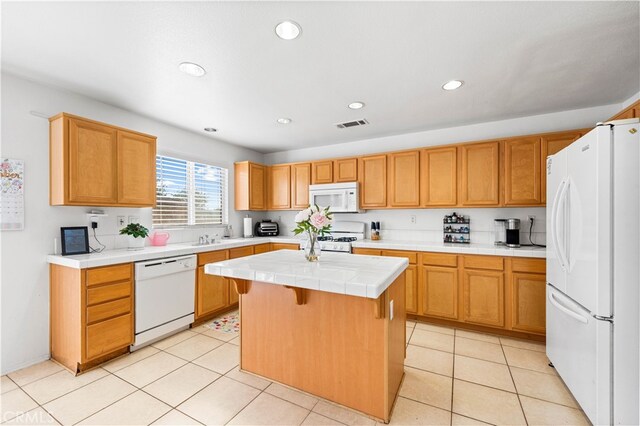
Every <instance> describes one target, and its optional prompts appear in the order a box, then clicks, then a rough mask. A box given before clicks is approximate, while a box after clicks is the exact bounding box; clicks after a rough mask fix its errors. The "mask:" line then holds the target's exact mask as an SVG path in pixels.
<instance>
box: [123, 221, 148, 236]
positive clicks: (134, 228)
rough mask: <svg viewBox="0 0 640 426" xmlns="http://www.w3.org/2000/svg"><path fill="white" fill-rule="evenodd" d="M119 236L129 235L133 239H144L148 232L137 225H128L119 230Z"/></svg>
mask: <svg viewBox="0 0 640 426" xmlns="http://www.w3.org/2000/svg"><path fill="white" fill-rule="evenodd" d="M120 235H131V236H132V237H134V238H145V237H147V236H148V235H149V230H148V229H147V228H145V227H144V226H142V225H140V224H139V223H130V224H128V225H127V226H125V227H124V228H122V229H121V230H120Z"/></svg>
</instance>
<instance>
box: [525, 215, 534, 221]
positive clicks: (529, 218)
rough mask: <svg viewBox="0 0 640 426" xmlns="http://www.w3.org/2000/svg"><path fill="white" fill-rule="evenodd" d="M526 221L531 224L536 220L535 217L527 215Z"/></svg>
mask: <svg viewBox="0 0 640 426" xmlns="http://www.w3.org/2000/svg"><path fill="white" fill-rule="evenodd" d="M527 220H528V221H529V222H531V221H532V220H534V221H535V220H536V215H534V214H530V215H528V216H527Z"/></svg>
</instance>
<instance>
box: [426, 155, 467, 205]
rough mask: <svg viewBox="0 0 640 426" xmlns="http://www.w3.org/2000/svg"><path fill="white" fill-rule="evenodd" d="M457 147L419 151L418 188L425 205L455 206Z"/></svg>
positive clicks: (456, 195)
mask: <svg viewBox="0 0 640 426" xmlns="http://www.w3.org/2000/svg"><path fill="white" fill-rule="evenodd" d="M457 152H458V150H457V148H456V147H455V146H453V147H448V148H434V149H425V150H423V151H422V153H421V166H420V190H421V191H422V194H421V197H422V205H423V206H426V207H431V206H434V207H436V206H437V207H445V206H455V205H456V204H457V202H458V163H457V162H458V160H457V158H458V157H457Z"/></svg>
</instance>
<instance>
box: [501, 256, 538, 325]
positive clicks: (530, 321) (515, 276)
mask: <svg viewBox="0 0 640 426" xmlns="http://www.w3.org/2000/svg"><path fill="white" fill-rule="evenodd" d="M510 269H511V271H512V272H511V273H510V274H509V281H510V282H509V287H510V289H511V328H512V329H514V330H519V331H524V332H529V333H539V334H544V333H545V331H546V327H545V326H546V299H545V297H546V285H547V283H546V279H545V272H546V263H545V261H544V260H543V259H513V260H512V261H511V263H510Z"/></svg>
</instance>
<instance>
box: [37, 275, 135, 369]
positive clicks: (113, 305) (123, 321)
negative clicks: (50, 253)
mask: <svg viewBox="0 0 640 426" xmlns="http://www.w3.org/2000/svg"><path fill="white" fill-rule="evenodd" d="M49 274H50V281H49V283H50V299H49V300H50V310H49V312H50V327H51V341H50V344H51V357H52V358H53V359H55V360H56V361H58V362H59V363H60V364H62V365H64V366H65V367H67V368H68V369H69V370H71V371H72V372H74V373H79V372H81V371H83V370H85V369H87V368H90V367H92V366H94V365H96V364H97V363H98V362H101V361H105V360H107V359H109V358H110V357H114V356H118V355H120V354H122V353H124V352H126V351H128V350H129V349H128V348H129V345H131V344H132V343H133V339H134V322H133V293H134V292H133V264H132V263H126V264H120V265H113V266H104V267H99V268H90V269H75V268H69V267H66V266H60V265H53V264H52V265H50V267H49Z"/></svg>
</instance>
